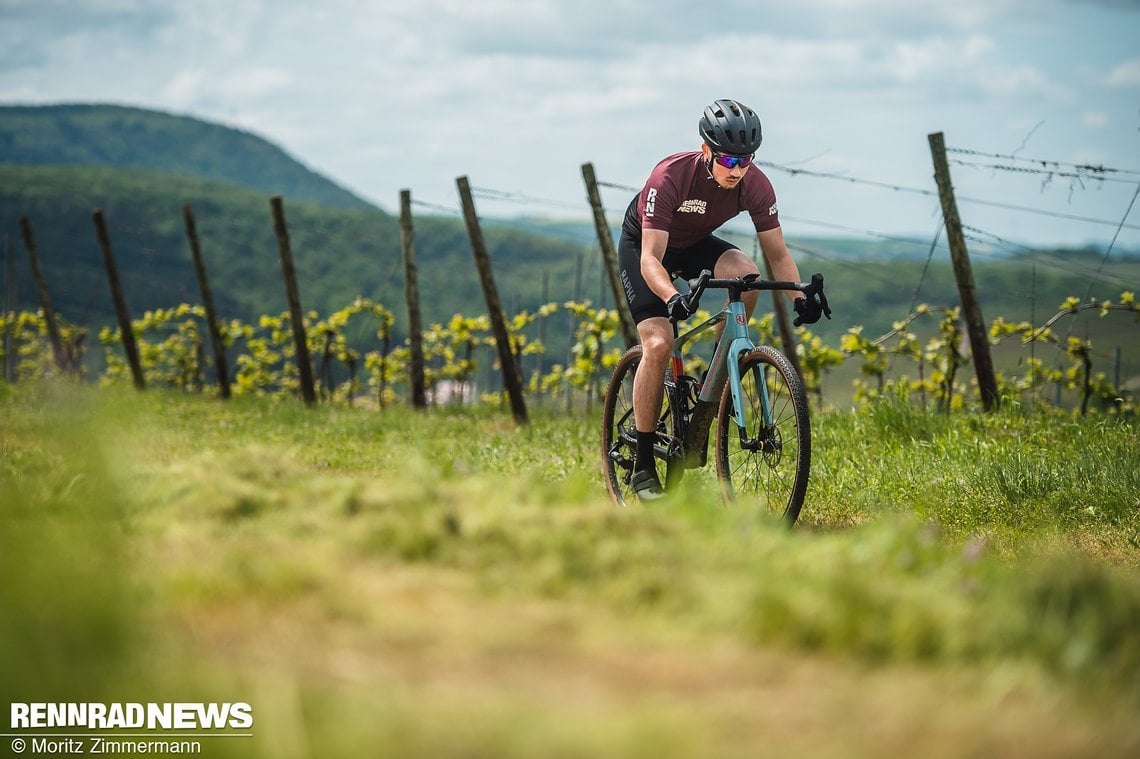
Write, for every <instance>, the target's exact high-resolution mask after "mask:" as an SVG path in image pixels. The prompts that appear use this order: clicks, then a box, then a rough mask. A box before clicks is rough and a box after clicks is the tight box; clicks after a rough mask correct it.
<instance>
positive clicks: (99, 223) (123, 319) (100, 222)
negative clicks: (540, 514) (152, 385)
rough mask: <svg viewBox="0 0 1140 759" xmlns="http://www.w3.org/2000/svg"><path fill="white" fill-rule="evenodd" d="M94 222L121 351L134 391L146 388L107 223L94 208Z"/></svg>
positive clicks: (101, 211) (92, 216) (92, 215)
mask: <svg viewBox="0 0 1140 759" xmlns="http://www.w3.org/2000/svg"><path fill="white" fill-rule="evenodd" d="M91 218H92V220H93V221H94V222H95V236H96V237H97V238H98V240H99V250H100V251H102V253H103V266H104V267H105V268H106V269H107V282H108V284H109V285H110V286H111V300H113V301H114V302H115V314H116V315H117V316H118V318H119V332H120V333H121V335H122V341H123V351H124V352H125V353H126V354H127V363H128V364H130V367H131V377H132V379H133V380H134V383H135V389H136V390H144V389H145V388H146V379H145V378H144V377H143V371H142V364H141V363H140V362H139V347H138V343H137V342H136V341H135V333H134V329H133V328H132V327H131V313H130V311H128V310H127V301H126V298H124V297H123V286H122V284H121V283H120V282H119V269H118V267H117V266H116V265H115V256H114V253H112V252H111V237H110V236H109V235H108V234H107V222H106V221H105V220H104V219H103V210H102V209H101V208H96V209H95V210H94V211H93V212H92V214H91Z"/></svg>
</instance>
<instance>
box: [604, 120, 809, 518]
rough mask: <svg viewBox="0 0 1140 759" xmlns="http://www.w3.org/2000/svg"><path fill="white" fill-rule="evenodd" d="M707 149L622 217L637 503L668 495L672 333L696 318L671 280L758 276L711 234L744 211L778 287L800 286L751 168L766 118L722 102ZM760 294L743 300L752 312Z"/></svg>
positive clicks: (796, 298) (683, 161)
mask: <svg viewBox="0 0 1140 759" xmlns="http://www.w3.org/2000/svg"><path fill="white" fill-rule="evenodd" d="M698 130H699V132H700V135H701V139H702V140H703V144H702V145H701V149H700V150H698V151H693V152H685V153H676V154H674V155H671V156H668V157H666V158H664V159H663V160H662V161H661V162H660V163H658V164H657V166H656V167H655V168H654V169H653V171H652V172H651V173H650V175H649V179H648V181H646V183H645V186H644V188H642V190H641V192H640V193H638V194H637V196H636V197H634V199H633V201H632V202H631V203H630V204H629V208H628V209H627V210H626V214H625V219H624V221H623V222H622V229H621V237H620V240H619V243H618V258H619V265H620V268H621V280H622V284H623V286H624V288H625V296H626V299H627V300H628V302H629V308H630V312H631V314H632V315H633V319H634V321H635V322H636V323H637V333H638V337H639V338H640V340H641V346H642V358H641V363H640V366H639V367H638V370H637V374H636V376H635V377H634V382H633V415H634V422H635V425H636V427H637V454H636V456H635V461H634V472H633V477H632V480H631V482H630V485H631V487H632V489H633V491H634V492H635V493H636V494H637V496H638V498H640V499H641V500H652V499H655V498H660V497H661V496H662V495H664V491H663V489H662V487H661V482H660V480H659V479H658V477H657V470H656V467H655V466H654V463H653V440H654V429H655V428H656V425H657V418H658V416H659V415H660V413H661V403H662V394H663V384H664V379H665V367H666V365H667V364H668V361H669V355H670V352H671V351H672V349H673V327H672V325H671V324H670V323H669V317H672V318H674V319H676V320H678V321H680V320H683V319H687V318H688V317H690V316H692V315H693V312H694V311H695V310H696V305H695V304H691V303H690V302H689V301H688V299H687V298H686V297H685V296H684V295H682V294H681V293H679V292H678V291H677V288H676V287H675V286H674V284H673V281H674V279H677V278H684V279H692V278H694V277H696V276H698V275H699V274H700V272H701V270H702V269H711V270H712V272H713V275H714V276H716V277H718V278H728V277H742V276H744V275H747V274H753V273H757V274H758V273H759V272H758V270H757V267H756V265H755V264H754V263H753V262H752V260H751V259H749V258H748V256H746V255H745V254H744V253H743V252H742V251H741V250H740V249H739V248H737V247H736V246H734V245H732V244H731V243H729V242H727V241H725V240H723V239H721V238H719V237H716V236H715V235H713V234H712V233H713V232H714V231H716V230H717V229H718V228H719V227H720V226H721V225H723V224H724V223H725V222H727V221H728V220H730V219H732V218H734V217H735V216H736V215H737V214H739V213H740V212H741V211H748V212H749V214H750V215H751V216H752V222H753V225H754V226H755V228H756V234H757V237H758V238H759V241H760V249H761V250H762V251H763V253H764V256H765V257H766V258H767V260H768V263H769V265H770V266H771V269H772V274H773V277H774V278H775V279H776V280H777V281H785V282H787V281H794V282H798V281H800V274H799V270H798V269H797V267H796V264H795V262H794V261H793V260H792V258H791V256H790V255H789V253H788V247H787V245H786V244H785V242H784V234H783V232H782V230H781V229H780V218H779V215H778V213H777V210H776V193H775V191H774V190H773V189H772V183H771V182H770V181H769V180H768V177H767V176H765V175H764V173H763V172H762V171H760V169H759V168H758V167H756V166H754V165H752V161H753V157H754V155H755V153H756V149H757V148H759V147H760V143H761V141H762V139H763V137H762V134H761V129H760V117H759V116H757V115H756V113H755V111H753V110H752V109H751V108H749V107H747V106H745V105H743V104H741V103H740V102H738V101H736V100H723V99H722V100H717V101H716V102H714V103H713V104H712V105H710V106H708V107H707V108H705V110H704V114H703V115H702V116H701V119H700V122H699V124H698ZM787 294H788V296H789V297H792V298H793V305H794V308H795V311H796V314H797V315H798V316H799V317H800V320H801V322H802V323H806V324H810V323H813V322H816V321H818V320H819V318H820V315H821V314H820V308H819V305H818V304H817V303H815V302H814V301H812V300H809V299H806V298H805V297H804V295H803V293H799V292H788V293H787ZM758 297H759V293H758V292H755V291H753V292H748V293H745V294H744V304H745V308H746V310H747V312H748V314H749V315H750V316H751V314H752V310H753V309H754V308H755V306H756V300H757V298H758Z"/></svg>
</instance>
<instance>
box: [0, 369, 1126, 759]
mask: <svg viewBox="0 0 1140 759" xmlns="http://www.w3.org/2000/svg"><path fill="white" fill-rule="evenodd" d="M0 411H2V417H0V452H2V456H3V465H2V469H0V520H2V523H0V577H2V578H3V583H2V585H0V616H2V618H3V624H2V625H0V671H2V672H3V673H4V677H3V678H0V690H2V691H3V693H4V695H5V696H6V697H7V700H8V701H9V702H12V701H20V702H28V701H76V700H79V701H162V702H165V701H207V702H209V701H223V702H224V701H246V702H248V703H250V704H251V705H252V706H253V708H254V716H255V726H254V730H253V732H254V733H255V736H254V738H252V739H249V740H248V741H246V742H222V743H217V742H216V743H211V744H210V745H208V746H207V747H206V751H208V753H209V754H210V755H214V756H227V755H233V756H251V755H252V756H266V757H288V756H353V755H360V754H369V755H375V756H400V757H405V756H496V757H500V756H505V757H510V756H519V757H523V756H527V757H529V756H535V755H542V756H646V757H669V756H754V755H757V754H771V755H804V754H808V755H814V756H832V755H834V756H852V755H863V756H881V755H903V754H905V755H923V756H962V755H975V754H976V755H987V756H989V755H995V754H997V755H1022V754H1024V755H1033V756H1070V755H1088V754H1090V753H1093V752H1095V753H1097V754H1100V755H1108V756H1127V755H1136V753H1137V752H1138V751H1140V722H1138V721H1137V720H1136V719H1135V715H1136V714H1137V713H1140V474H1138V471H1140V445H1137V428H1136V425H1135V422H1129V421H1119V420H1105V419H1094V420H1077V421H1074V420H1071V419H1068V418H1044V417H1031V418H1023V417H1021V416H1018V415H1016V414H1013V413H1002V414H997V415H993V416H989V417H973V416H957V417H935V416H928V415H925V414H921V413H919V412H914V411H910V410H906V409H899V408H893V407H890V406H884V407H881V408H878V409H875V410H869V411H864V412H860V413H857V414H833V415H823V416H821V417H820V418H819V419H818V420H817V422H816V424H815V430H816V432H815V457H814V462H813V465H814V468H813V480H812V486H811V490H810V491H809V500H808V504H807V506H806V507H805V514H804V518H803V522H802V524H801V525H799V526H797V528H796V529H795V530H794V531H791V532H789V531H787V530H784V529H782V528H781V527H780V526H779V525H775V524H772V523H770V522H768V521H767V520H764V519H762V518H760V517H758V516H757V515H755V514H751V513H749V512H748V511H747V510H744V509H739V508H737V509H731V510H730V509H725V508H724V507H723V506H721V505H720V504H719V502H718V501H717V500H716V491H715V488H714V487H712V486H711V482H710V481H709V480H708V475H707V474H706V473H699V474H698V475H697V476H693V477H690V478H689V479H688V480H686V481H685V483H683V488H682V490H683V492H682V493H680V494H679V495H678V496H676V497H674V498H672V499H670V500H669V501H667V502H665V503H663V504H660V505H657V504H655V505H654V507H653V508H642V507H633V508H630V509H627V510H624V511H619V510H616V509H614V508H613V507H612V506H610V505H609V503H608V501H607V500H606V497H605V491H604V488H603V487H602V485H601V482H600V476H599V474H598V465H597V456H598V454H597V450H596V449H597V425H596V424H595V423H594V420H593V419H592V418H590V419H584V418H583V417H581V416H579V417H576V418H562V417H552V416H547V415H543V414H541V413H538V414H536V418H535V420H534V422H533V423H532V424H531V425H529V426H528V427H527V428H525V429H517V428H516V427H515V426H514V425H513V424H512V423H511V422H510V420H509V417H508V416H507V415H506V414H505V413H501V414H500V413H495V412H492V411H487V410H483V411H473V412H464V413H458V412H453V411H438V412H433V413H431V414H428V415H421V414H415V413H412V412H411V411H409V410H406V409H394V410H389V411H385V412H384V413H380V414H378V413H376V412H373V411H364V410H350V409H336V408H317V409H305V408H303V407H301V406H300V405H299V404H280V403H273V402H268V401H266V402H261V401H255V400H246V401H242V402H234V403H229V404H224V403H220V402H217V401H210V400H208V399H203V398H198V397H181V396H175V395H170V394H164V393H160V392H150V391H148V392H147V393H143V394H134V393H121V392H116V391H110V390H103V391H91V390H89V389H77V388H71V387H68V386H61V387H54V388H52V387H45V388H37V389H33V390H29V389H27V388H20V389H19V392H18V393H16V392H14V391H13V390H12V389H11V388H6V387H0ZM4 749H5V750H6V749H7V746H4Z"/></svg>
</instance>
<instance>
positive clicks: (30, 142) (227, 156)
mask: <svg viewBox="0 0 1140 759" xmlns="http://www.w3.org/2000/svg"><path fill="white" fill-rule="evenodd" d="M0 164H8V165H17V166H106V167H116V168H131V169H148V170H152V171H160V172H164V173H171V174H183V175H187V176H194V177H201V178H203V179H213V180H216V181H219V182H225V183H227V184H232V185H236V186H238V187H245V188H247V189H250V190H258V191H260V192H264V193H269V194H281V195H286V196H289V197H291V198H294V199H296V200H302V201H312V202H314V203H319V204H321V205H324V206H330V207H334V208H368V207H369V204H368V203H367V202H366V201H364V200H362V199H360V198H358V197H356V196H355V195H353V194H352V193H351V192H349V191H348V190H345V189H344V188H342V187H340V186H338V185H337V184H335V183H334V182H332V181H331V180H329V179H327V178H325V177H323V176H321V175H319V174H316V173H315V172H313V171H311V170H309V169H308V168H306V167H305V166H303V165H302V164H301V163H299V162H298V161H297V160H296V159H294V158H292V157H291V156H289V155H287V154H286V153H285V151H283V150H282V149H281V148H279V147H278V146H276V145H274V144H272V143H270V142H268V141H266V140H264V139H262V138H260V137H258V136H256V135H253V134H250V133H248V132H244V131H241V130H239V129H234V128H231V127H226V126H222V125H220V124H212V123H209V122H206V121H200V120H198V119H194V118H190V117H187V116H175V115H172V114H167V113H160V112H156V111H150V110H143V109H140V108H127V107H123V106H116V105H58V106H0Z"/></svg>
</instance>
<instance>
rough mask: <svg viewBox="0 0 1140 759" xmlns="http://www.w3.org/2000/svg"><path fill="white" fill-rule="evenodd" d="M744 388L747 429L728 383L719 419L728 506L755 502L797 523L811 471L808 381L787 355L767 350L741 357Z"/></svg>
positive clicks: (720, 466) (720, 469) (719, 462)
mask: <svg viewBox="0 0 1140 759" xmlns="http://www.w3.org/2000/svg"><path fill="white" fill-rule="evenodd" d="M740 384H741V398H742V406H743V412H744V427H743V428H741V427H740V426H739V425H738V424H737V421H736V415H735V408H734V406H733V402H732V392H731V388H730V387H728V386H727V385H726V386H725V388H724V395H723V396H722V397H721V403H720V412H719V414H718V415H717V431H716V468H717V476H718V477H719V478H720V484H721V493H722V495H723V496H724V500H725V502H727V503H732V502H747V503H755V504H757V505H758V506H760V507H761V508H763V509H765V510H767V511H770V512H772V513H774V514H780V515H782V516H783V517H784V518H785V519H786V520H787V521H788V523H789V524H792V523H794V522H795V521H796V519H797V518H798V517H799V515H800V509H801V507H802V506H803V502H804V495H805V493H806V492H807V484H808V469H809V468H810V467H811V429H810V427H809V424H808V403H807V395H806V393H805V392H804V387H803V383H802V382H801V381H800V377H799V375H798V374H796V371H795V369H793V368H792V365H791V363H790V362H789V361H788V359H787V358H785V357H784V355H783V354H781V353H780V352H778V351H776V350H775V349H773V348H771V347H769V346H761V347H759V348H756V349H755V350H752V351H749V352H748V353H746V354H744V355H743V356H742V357H741V358H740ZM765 398H766V399H767V403H765Z"/></svg>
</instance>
